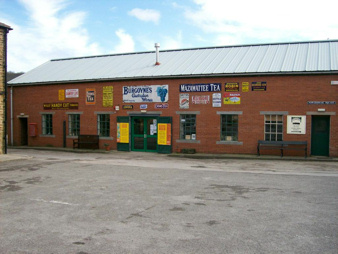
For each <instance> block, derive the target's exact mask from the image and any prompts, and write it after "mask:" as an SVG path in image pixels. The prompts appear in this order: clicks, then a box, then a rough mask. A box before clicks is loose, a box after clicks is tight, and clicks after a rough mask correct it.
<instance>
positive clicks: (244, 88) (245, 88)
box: [242, 82, 249, 92]
mask: <svg viewBox="0 0 338 254" xmlns="http://www.w3.org/2000/svg"><path fill="white" fill-rule="evenodd" d="M242 92H249V82H242Z"/></svg>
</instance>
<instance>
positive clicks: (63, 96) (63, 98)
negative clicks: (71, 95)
mask: <svg viewBox="0 0 338 254" xmlns="http://www.w3.org/2000/svg"><path fill="white" fill-rule="evenodd" d="M64 100H65V90H63V89H62V90H59V101H64Z"/></svg>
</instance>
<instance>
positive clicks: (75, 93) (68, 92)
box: [66, 89, 79, 98]
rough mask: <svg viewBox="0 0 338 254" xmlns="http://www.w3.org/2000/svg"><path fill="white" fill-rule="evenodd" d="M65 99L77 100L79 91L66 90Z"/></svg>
mask: <svg viewBox="0 0 338 254" xmlns="http://www.w3.org/2000/svg"><path fill="white" fill-rule="evenodd" d="M66 98H79V89H66Z"/></svg>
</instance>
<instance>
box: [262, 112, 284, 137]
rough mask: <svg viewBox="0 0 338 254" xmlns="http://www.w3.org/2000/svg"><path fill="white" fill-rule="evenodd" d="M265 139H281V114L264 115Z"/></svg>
mask: <svg viewBox="0 0 338 254" xmlns="http://www.w3.org/2000/svg"><path fill="white" fill-rule="evenodd" d="M264 134H265V140H266V141H282V140H283V115H265V130H264Z"/></svg>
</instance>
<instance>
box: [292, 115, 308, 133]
mask: <svg viewBox="0 0 338 254" xmlns="http://www.w3.org/2000/svg"><path fill="white" fill-rule="evenodd" d="M287 119H288V125H287V134H305V133H306V116H288V117H287Z"/></svg>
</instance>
